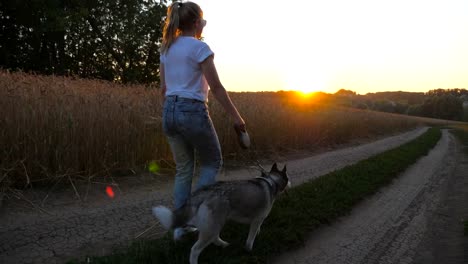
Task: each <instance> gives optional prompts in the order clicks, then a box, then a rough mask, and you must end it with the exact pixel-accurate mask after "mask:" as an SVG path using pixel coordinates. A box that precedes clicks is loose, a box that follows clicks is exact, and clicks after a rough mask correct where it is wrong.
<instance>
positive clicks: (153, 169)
mask: <svg viewBox="0 0 468 264" xmlns="http://www.w3.org/2000/svg"><path fill="white" fill-rule="evenodd" d="M148 170H149V171H150V172H151V173H155V174H156V173H157V172H158V171H159V165H158V164H157V163H156V161H151V162H150V163H149V164H148Z"/></svg>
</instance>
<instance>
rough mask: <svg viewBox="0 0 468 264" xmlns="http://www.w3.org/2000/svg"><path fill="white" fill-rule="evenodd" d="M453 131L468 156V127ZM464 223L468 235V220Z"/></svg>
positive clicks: (465, 232)
mask: <svg viewBox="0 0 468 264" xmlns="http://www.w3.org/2000/svg"><path fill="white" fill-rule="evenodd" d="M452 133H453V134H455V136H457V138H458V139H459V140H460V141H461V142H462V144H463V150H464V152H465V155H467V156H468V127H467V128H466V129H455V130H452ZM463 225H464V234H465V236H468V220H466V221H464V222H463Z"/></svg>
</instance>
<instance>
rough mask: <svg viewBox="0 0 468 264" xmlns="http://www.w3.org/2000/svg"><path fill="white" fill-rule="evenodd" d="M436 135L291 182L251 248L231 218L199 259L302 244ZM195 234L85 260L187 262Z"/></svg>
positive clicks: (241, 257) (261, 254)
mask: <svg viewBox="0 0 468 264" xmlns="http://www.w3.org/2000/svg"><path fill="white" fill-rule="evenodd" d="M440 137H441V132H440V130H439V129H437V128H431V129H429V130H428V131H427V132H426V133H424V134H423V135H421V136H419V137H418V138H416V139H415V140H413V141H411V142H409V143H406V144H404V145H402V146H399V147H397V148H395V149H392V150H389V151H386V152H384V153H381V154H378V155H376V156H374V157H371V158H369V159H367V160H363V161H360V162H358V163H356V164H354V165H351V166H347V167H345V168H343V169H341V170H337V171H334V172H332V173H329V174H327V175H324V176H322V177H319V178H317V179H314V180H311V181H309V182H306V183H304V184H302V185H300V186H297V187H294V188H292V189H291V190H290V191H289V194H288V195H282V196H281V197H280V198H279V199H278V200H277V201H276V203H275V205H274V206H273V210H272V211H271V213H270V215H269V216H268V218H267V219H266V221H265V222H264V223H263V225H262V230H261V232H260V234H259V235H258V236H257V238H256V241H255V243H254V249H253V251H252V252H246V251H245V250H244V243H245V240H246V238H247V234H248V226H247V225H241V224H236V223H231V222H230V223H228V224H227V225H226V226H225V227H224V229H223V232H222V234H221V237H222V238H223V239H224V240H226V241H228V242H229V243H231V245H230V246H229V247H228V248H224V249H223V248H220V247H217V246H214V245H210V246H209V247H208V248H206V249H205V250H204V251H203V253H202V254H201V256H200V259H199V262H200V263H228V264H241V263H267V261H268V260H269V259H271V258H272V256H275V255H278V254H281V253H283V252H285V251H287V250H290V249H293V248H297V247H300V246H301V245H303V243H304V242H305V238H306V235H307V234H308V233H309V232H310V231H312V230H314V229H316V228H318V227H319V226H320V225H323V224H330V223H332V222H333V221H334V220H335V219H337V218H338V217H340V216H343V215H346V214H348V213H349V212H350V211H351V209H352V208H353V206H354V205H356V204H357V203H358V202H359V201H361V200H362V199H363V198H365V197H367V196H369V195H371V194H373V193H375V192H376V191H377V190H378V189H379V188H380V187H382V186H384V185H386V184H388V183H390V182H391V181H392V179H394V178H395V177H396V176H398V175H399V174H400V173H402V172H403V171H404V170H405V169H406V168H408V167H409V166H410V165H412V164H413V163H415V162H416V161H417V160H418V159H419V158H421V157H422V156H424V155H427V153H428V152H429V151H430V150H431V149H432V148H433V147H434V146H435V145H436V143H437V142H438V140H439V139H440ZM465 229H466V224H465ZM195 240H196V237H195V235H193V236H189V237H187V239H185V240H184V241H180V242H177V243H175V242H173V241H172V239H171V237H170V235H169V234H167V235H165V236H164V237H162V238H160V239H157V240H153V241H142V242H135V243H133V244H132V245H131V246H130V247H129V248H128V249H127V250H126V251H125V252H122V251H120V252H115V253H114V254H112V255H109V256H103V257H91V258H90V259H89V260H88V262H87V263H158V264H163V263H175V264H177V263H184V264H186V263H188V262H189V260H188V257H189V253H190V248H191V246H192V245H193V243H194V242H195ZM72 263H76V262H72Z"/></svg>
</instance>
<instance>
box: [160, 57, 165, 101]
mask: <svg viewBox="0 0 468 264" xmlns="http://www.w3.org/2000/svg"><path fill="white" fill-rule="evenodd" d="M159 79H160V81H161V83H160V88H161V95H162V96H163V97H164V96H165V95H166V78H165V76H164V64H162V63H161V64H159Z"/></svg>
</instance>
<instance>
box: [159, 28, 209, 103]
mask: <svg viewBox="0 0 468 264" xmlns="http://www.w3.org/2000/svg"><path fill="white" fill-rule="evenodd" d="M213 54H214V53H213V51H211V49H210V47H209V46H208V44H206V43H205V42H202V41H200V40H198V39H196V38H194V37H185V36H179V37H178V38H177V39H176V40H175V41H174V43H172V45H171V46H170V47H169V50H168V51H167V52H166V53H165V54H161V56H160V60H161V64H164V72H165V75H164V77H165V80H166V96H170V95H178V96H180V97H185V98H191V99H197V100H200V101H204V102H206V101H207V98H208V83H207V81H206V79H205V76H203V72H202V69H201V66H200V63H201V62H203V61H204V60H205V59H206V58H208V57H209V56H210V55H213Z"/></svg>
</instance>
